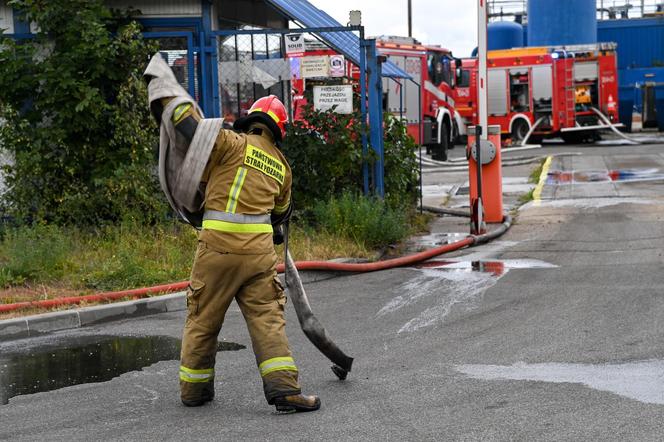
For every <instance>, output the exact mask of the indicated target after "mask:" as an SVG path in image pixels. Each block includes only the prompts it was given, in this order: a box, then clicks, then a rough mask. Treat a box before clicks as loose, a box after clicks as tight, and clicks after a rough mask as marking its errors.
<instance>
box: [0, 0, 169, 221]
mask: <svg viewBox="0 0 664 442" xmlns="http://www.w3.org/2000/svg"><path fill="white" fill-rule="evenodd" d="M9 4H10V5H11V6H13V7H14V9H15V10H17V11H21V13H25V14H27V16H28V17H29V18H30V20H31V21H33V22H35V23H36V24H37V25H38V26H39V32H38V33H37V34H36V36H35V38H34V39H31V40H25V41H18V42H17V41H13V40H12V39H9V38H3V37H2V35H1V34H0V66H1V68H0V121H2V120H4V121H5V124H2V125H0V146H2V147H3V148H4V149H6V150H7V151H8V152H9V153H10V154H11V156H12V157H13V159H14V162H13V164H12V165H9V166H5V172H6V180H7V193H6V194H5V196H4V197H3V200H4V205H5V207H4V208H1V209H2V211H4V212H5V213H6V214H7V215H10V216H12V217H14V218H15V219H17V220H18V221H19V222H40V221H42V220H43V221H46V222H48V223H53V222H55V223H57V224H76V225H93V226H94V225H99V223H100V222H102V221H113V222H115V221H117V220H120V219H123V218H132V219H136V220H139V221H141V222H146V223H150V222H154V221H155V220H157V219H160V218H163V216H164V215H165V214H167V213H168V212H169V210H168V207H167V204H166V203H165V198H164V197H163V195H162V192H161V191H160V189H159V185H158V182H157V179H156V174H155V167H154V164H155V160H154V153H153V148H154V146H155V145H156V144H157V130H156V127H155V123H154V122H153V120H152V118H151V117H150V115H149V112H148V109H147V106H146V102H147V90H146V86H145V84H144V82H143V80H142V70H143V69H144V67H145V64H146V62H147V60H148V57H149V55H150V54H151V53H154V51H156V46H155V45H153V44H152V43H148V42H146V41H144V40H143V38H142V36H141V30H140V27H139V25H138V24H137V23H136V22H133V21H131V20H130V16H129V13H123V14H121V13H119V12H113V13H112V12H111V11H110V10H109V9H108V8H107V7H106V6H104V3H103V2H102V1H101V0H92V1H82V0H53V1H48V2H45V1H41V0H12V1H10V2H9ZM0 212H1V211H0Z"/></svg>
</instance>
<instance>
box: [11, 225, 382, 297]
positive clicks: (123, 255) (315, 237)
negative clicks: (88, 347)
mask: <svg viewBox="0 0 664 442" xmlns="http://www.w3.org/2000/svg"><path fill="white" fill-rule="evenodd" d="M196 243H197V238H196V231H195V230H194V229H192V228H191V227H189V226H187V225H185V224H180V223H173V224H165V225H160V226H155V227H141V226H138V225H132V224H123V225H118V226H107V227H104V228H101V229H97V230H81V229H77V228H70V227H56V226H34V227H21V228H18V229H8V230H7V231H6V233H5V235H4V237H3V238H2V239H1V240H0V303H4V304H7V303H13V302H22V301H33V300H38V299H48V298H54V297H60V296H76V295H83V294H89V293H94V292H100V291H116V290H124V289H131V288H137V287H145V286H151V285H157V284H164V283H170V282H176V281H184V280H186V279H187V278H188V277H189V273H190V271H191V265H192V262H193V257H194V252H195V249H196ZM289 247H290V249H291V253H292V255H293V257H294V258H295V259H296V260H319V259H322V260H328V259H333V258H341V257H352V258H366V259H371V258H374V257H375V253H374V252H373V251H372V250H371V249H368V248H366V247H365V246H364V245H363V244H358V243H357V242H354V241H352V240H350V239H348V238H345V237H339V236H338V235H335V234H332V233H328V232H325V231H322V232H317V231H315V230H313V229H311V228H302V227H298V226H295V225H291V233H290V241H289ZM277 253H278V256H279V259H280V261H282V260H283V248H281V247H278V248H277Z"/></svg>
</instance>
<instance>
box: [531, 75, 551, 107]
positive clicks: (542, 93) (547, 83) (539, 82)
mask: <svg viewBox="0 0 664 442" xmlns="http://www.w3.org/2000/svg"><path fill="white" fill-rule="evenodd" d="M531 75H532V83H533V84H532V88H533V106H534V109H533V111H534V112H535V114H536V115H535V119H537V118H538V115H537V114H538V113H542V114H551V109H552V105H553V73H552V70H551V66H533V68H532V74H531ZM539 116H541V115H539Z"/></svg>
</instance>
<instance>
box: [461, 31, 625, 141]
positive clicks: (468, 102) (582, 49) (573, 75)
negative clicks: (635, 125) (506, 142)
mask: <svg viewBox="0 0 664 442" xmlns="http://www.w3.org/2000/svg"><path fill="white" fill-rule="evenodd" d="M615 49H616V46H615V44H613V43H600V44H597V45H584V46H567V47H533V48H522V49H509V50H501V51H491V52H489V56H488V58H489V60H488V77H487V86H488V87H487V89H488V112H489V124H495V125H500V127H501V132H502V134H503V136H504V138H511V139H512V141H513V142H515V143H518V142H522V141H524V140H526V137H527V136H528V135H529V134H530V139H531V140H540V139H542V138H548V137H557V136H560V137H562V138H563V139H564V140H565V141H568V142H582V141H591V140H595V139H596V138H597V137H598V133H599V131H600V130H605V129H607V128H610V127H611V126H612V125H614V122H617V121H618V103H617V99H618V73H617V59H616V50H615ZM456 74H457V75H456V77H457V78H456V80H457V89H456V105H457V110H458V111H459V113H460V114H461V115H462V117H463V119H464V122H465V123H466V124H468V125H470V124H476V123H477V120H478V116H477V77H478V76H477V59H466V60H463V61H462V66H461V67H460V68H459V69H458V70H457V73H456ZM615 126H617V125H615ZM526 141H527V140H526Z"/></svg>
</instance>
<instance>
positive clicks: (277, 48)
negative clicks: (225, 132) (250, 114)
mask: <svg viewBox="0 0 664 442" xmlns="http://www.w3.org/2000/svg"><path fill="white" fill-rule="evenodd" d="M217 38H218V41H217V43H218V44H217V48H218V60H219V97H220V104H221V113H222V116H223V117H224V119H225V120H226V121H229V122H230V121H234V120H235V119H237V118H239V117H241V116H243V115H246V113H247V111H248V110H249V108H250V107H251V105H252V104H253V103H254V101H256V100H257V99H259V98H260V97H263V96H265V95H276V96H277V97H279V99H280V100H281V101H282V102H283V103H284V104H285V105H286V106H287V107H290V85H289V83H290V77H291V70H290V62H289V60H288V59H287V58H285V57H284V48H283V44H282V38H281V34H253V35H250V34H249V35H248V34H239V35H230V36H219V37H217Z"/></svg>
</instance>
